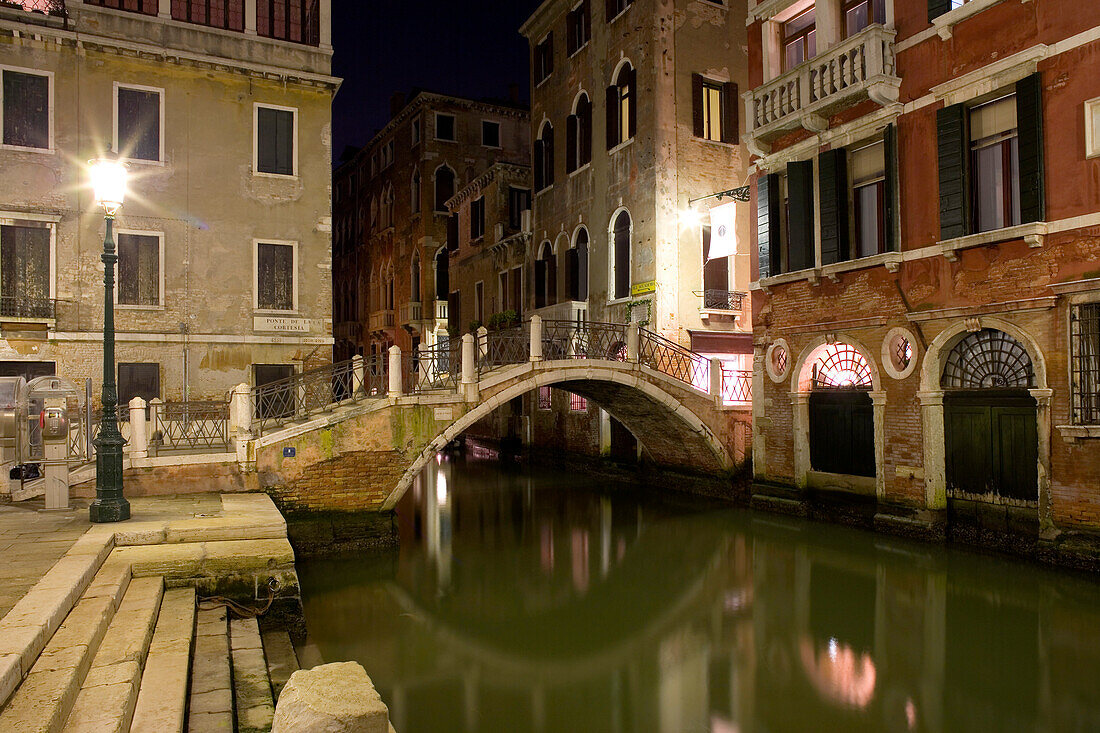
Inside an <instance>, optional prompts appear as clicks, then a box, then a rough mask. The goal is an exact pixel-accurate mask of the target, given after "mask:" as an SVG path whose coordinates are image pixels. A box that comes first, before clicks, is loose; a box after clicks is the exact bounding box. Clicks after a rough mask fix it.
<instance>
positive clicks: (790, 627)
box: [299, 460, 1100, 733]
mask: <svg viewBox="0 0 1100 733" xmlns="http://www.w3.org/2000/svg"><path fill="white" fill-rule="evenodd" d="M654 488H655V489H657V488H659V487H654ZM398 523H399V527H400V534H401V549H400V551H399V552H394V553H392V555H389V556H386V557H382V558H377V557H375V558H371V559H363V560H329V561H316V562H310V563H300V564H299V573H300V576H301V581H302V593H303V598H304V605H305V613H306V621H307V625H308V629H309V634H310V639H309V643H310V644H311V645H315V651H319V652H320V654H321V656H322V657H323V659H324V660H325V661H341V660H345V659H354V660H357V661H359V662H361V663H362V664H363V666H364V667H366V669H367V672H368V674H370V675H371V677H372V678H373V680H374V682H375V684H376V685H377V686H378V688H379V690H380V692H381V693H382V696H383V699H384V700H385V701H386V703H387V704H388V705H389V707H390V711H391V719H392V721H393V724H394V726H395V728H396V730H397V731H398V733H417V732H418V731H432V732H433V733H434V732H435V731H509V732H511V731H609V732H612V731H614V732H620V731H621V732H623V733H627V732H633V731H660V732H662V733H691V732H694V731H700V732H702V731H710V732H711V733H734V732H736V733H745V732H748V731H802V730H838V731H839V730H845V731H846V730H888V731H939V730H960V731H961V730H1029V731H1030V730H1057V731H1062V730H1100V685H1098V684H1097V683H1098V680H1100V675H1098V672H1100V586H1098V585H1097V584H1096V583H1093V582H1092V581H1091V580H1087V579H1082V578H1079V577H1077V576H1070V575H1065V574H1061V573H1056V572H1052V571H1047V570H1044V569H1041V568H1036V567H1032V566H1028V565H1021V564H1020V563H1018V562H1014V561H1011V560H1004V559H999V558H991V557H983V556H978V555H972V554H969V553H964V552H958V551H948V550H945V549H943V548H939V547H935V546H931V545H922V544H916V543H908V542H904V541H899V540H893V539H889V538H885V537H881V536H876V535H873V534H869V533H863V532H858V531H854V530H847V529H843V528H837V527H831V526H827V525H822V524H815V523H810V522H804V521H800V520H794V519H788V518H785V517H777V516H774V515H766V514H756V513H752V512H748V511H741V510H729V509H724V508H715V507H714V506H713V505H701V504H699V503H697V502H694V501H689V500H685V499H683V498H682V497H675V496H674V495H667V494H666V495H664V496H663V497H662V495H661V494H659V493H657V492H653V493H647V494H646V495H644V496H643V495H640V494H639V493H638V492H637V491H635V490H633V489H631V488H630V487H621V486H615V485H613V484H612V483H610V482H609V481H607V480H605V479H597V478H593V477H590V476H585V475H578V474H575V473H561V472H557V473H555V472H547V471H539V470H531V471H527V470H523V471H518V470H511V471H508V470H501V469H499V468H498V467H497V466H496V464H487V463H476V462H471V463H468V464H467V463H458V464H453V463H451V462H449V461H446V460H443V461H440V462H439V463H437V464H435V465H430V466H429V467H428V469H426V471H425V473H424V474H423V475H422V476H421V477H420V478H419V479H418V481H417V482H416V484H415V485H414V487H413V488H412V489H411V490H410V491H409V493H408V495H406V497H405V498H404V499H403V500H402V503H401V505H400V507H399V510H398Z"/></svg>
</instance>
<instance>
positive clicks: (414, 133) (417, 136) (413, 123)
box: [409, 115, 423, 148]
mask: <svg viewBox="0 0 1100 733" xmlns="http://www.w3.org/2000/svg"><path fill="white" fill-rule="evenodd" d="M420 120H421V117H420V115H414V116H413V118H412V119H411V120H409V138H410V139H411V140H412V144H411V145H410V146H409V147H411V148H415V147H416V146H417V145H419V144H420V141H421V139H422V138H423V131H422V130H421V129H420V128H421V126H422V125H421V122H420Z"/></svg>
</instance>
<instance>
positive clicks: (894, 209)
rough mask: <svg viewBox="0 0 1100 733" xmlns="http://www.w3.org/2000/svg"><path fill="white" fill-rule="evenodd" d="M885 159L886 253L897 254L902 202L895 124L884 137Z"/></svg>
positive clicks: (889, 127) (899, 239)
mask: <svg viewBox="0 0 1100 733" xmlns="http://www.w3.org/2000/svg"><path fill="white" fill-rule="evenodd" d="M882 141H883V146H882V147H883V157H884V158H885V162H886V193H885V195H886V207H885V208H886V211H885V212H884V213H885V216H886V222H885V229H886V251H887V252H897V251H898V249H899V248H900V241H901V236H900V231H901V219H900V217H899V216H898V211H899V209H898V206H899V202H900V200H901V188H900V186H899V182H898V128H897V125H894V124H893V123H891V124H889V125H887V126H886V130H885V131H884V132H883V135H882Z"/></svg>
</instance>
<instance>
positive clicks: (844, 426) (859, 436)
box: [810, 389, 875, 476]
mask: <svg viewBox="0 0 1100 733" xmlns="http://www.w3.org/2000/svg"><path fill="white" fill-rule="evenodd" d="M810 466H811V467H812V468H813V469H814V470H815V471H825V472H827V473H840V474H845V475H848V476H874V475H875V417H874V405H873V403H872V402H871V397H870V395H868V394H867V393H866V392H863V391H858V390H840V389H837V390H820V391H817V392H814V393H812V394H811V395H810Z"/></svg>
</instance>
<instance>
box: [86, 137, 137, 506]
mask: <svg viewBox="0 0 1100 733" xmlns="http://www.w3.org/2000/svg"><path fill="white" fill-rule="evenodd" d="M88 165H89V175H90V177H91V184H92V189H93V190H94V191H95V202H96V204H97V205H99V206H102V207H103V215H104V219H105V220H106V222H107V234H106V236H105V237H104V239H103V256H102V259H103V421H102V422H101V423H100V426H99V436H98V437H97V438H96V439H95V448H96V451H95V501H94V502H92V505H91V506H90V507H88V514H89V517H90V518H91V520H92V521H93V522H121V521H123V520H126V519H129V518H130V503H129V502H128V501H126V498H125V497H124V496H123V495H122V446H123V444H124V441H123V440H122V433H121V432H119V429H118V388H117V387H116V386H115V263H116V262H118V255H117V254H115V240H114V222H115V214H117V213H118V210H119V209H120V208H122V202H123V201H124V200H125V198H126V165H125V164H124V163H122V162H121V161H119V160H118V158H117V156H115V155H114V154H113V153H111V151H110V149H108V151H107V153H106V154H105V155H103V156H101V157H99V158H97V159H96V160H92V161H90V162H89V163H88ZM90 428H91V426H89V430H90Z"/></svg>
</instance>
